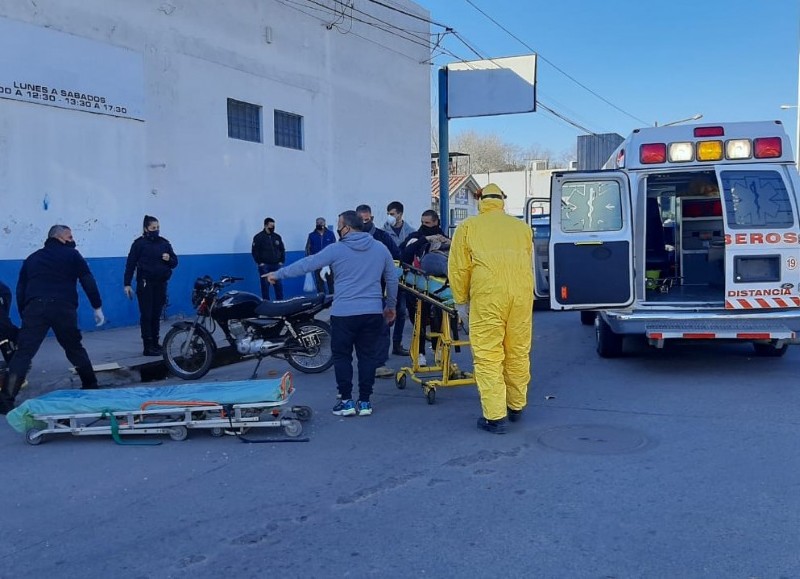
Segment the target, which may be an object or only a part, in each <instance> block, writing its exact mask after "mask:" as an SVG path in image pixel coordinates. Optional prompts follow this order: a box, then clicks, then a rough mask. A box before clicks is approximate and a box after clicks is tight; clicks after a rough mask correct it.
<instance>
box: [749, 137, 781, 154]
mask: <svg viewBox="0 0 800 579" xmlns="http://www.w3.org/2000/svg"><path fill="white" fill-rule="evenodd" d="M753 149H754V150H755V154H754V155H753V156H754V157H755V158H756V159H773V158H775V157H781V156H783V144H782V143H781V138H780V137H764V138H761V139H753Z"/></svg>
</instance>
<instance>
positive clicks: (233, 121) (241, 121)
mask: <svg viewBox="0 0 800 579" xmlns="http://www.w3.org/2000/svg"><path fill="white" fill-rule="evenodd" d="M228 137H230V138H231V139H241V140H243V141H251V142H253V143H260V142H261V107H260V106H258V105H253V104H250V103H245V102H242V101H237V100H234V99H228Z"/></svg>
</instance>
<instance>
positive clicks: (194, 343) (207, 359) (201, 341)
mask: <svg viewBox="0 0 800 579" xmlns="http://www.w3.org/2000/svg"><path fill="white" fill-rule="evenodd" d="M190 329H191V328H172V329H171V330H170V331H169V332H167V335H166V336H165V337H164V345H163V349H164V363H165V364H166V366H167V370H169V372H170V374H172V375H173V376H177V377H178V378H182V379H183V380H197V379H198V378H201V377H203V376H205V375H206V374H208V371H209V370H210V369H211V363H212V362H213V361H214V344H213V342H212V340H211V337H210V336H209V335H208V334H207V333H206V332H202V331H198V330H197V329H195V330H194V334H193V335H192V340H191V343H189V344H187V343H186V341H187V340H188V339H189V331H190ZM184 348H186V352H184Z"/></svg>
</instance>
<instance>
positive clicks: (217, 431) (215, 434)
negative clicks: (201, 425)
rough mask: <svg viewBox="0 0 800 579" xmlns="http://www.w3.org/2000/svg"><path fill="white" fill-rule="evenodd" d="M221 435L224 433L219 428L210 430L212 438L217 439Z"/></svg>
mask: <svg viewBox="0 0 800 579" xmlns="http://www.w3.org/2000/svg"><path fill="white" fill-rule="evenodd" d="M223 434H224V433H223V431H222V429H221V428H219V427H217V428H212V429H211V436H213V437H215V438H218V437H220V436H222V435H223Z"/></svg>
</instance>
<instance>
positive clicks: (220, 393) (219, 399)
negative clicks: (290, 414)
mask: <svg viewBox="0 0 800 579" xmlns="http://www.w3.org/2000/svg"><path fill="white" fill-rule="evenodd" d="M281 383H282V380H281V379H280V378H276V379H264V380H239V381H235V382H202V383H198V384H178V385H174V386H156V387H148V386H139V387H136V388H109V389H107V390H56V391H54V392H50V393H48V394H45V395H43V396H39V397H37V398H31V399H30V400H26V401H25V402H23V403H22V404H20V405H19V406H18V407H17V408H15V409H14V410H12V411H11V412H9V413H8V414H7V415H6V420H8V423H9V424H10V425H11V427H12V428H13V429H14V430H16V431H17V432H25V431H26V430H28V429H29V428H33V427H39V428H41V427H42V423H41V422H39V421H37V420H35V419H34V416H36V415H40V416H41V415H45V416H54V415H63V414H93V413H102V412H125V411H131V410H140V409H141V407H142V404H144V403H146V402H152V401H156V400H158V401H169V402H175V406H180V405H181V404H180V403H181V402H216V403H217V404H248V403H253V402H281V401H282V400H284V399H286V398H288V393H287V394H283V392H282V389H281ZM289 383H290V382H288V381H287V384H289ZM164 407H165V406H164V405H159V406H158V408H164ZM167 407H168V406H167ZM152 409H155V407H153V408H152Z"/></svg>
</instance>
